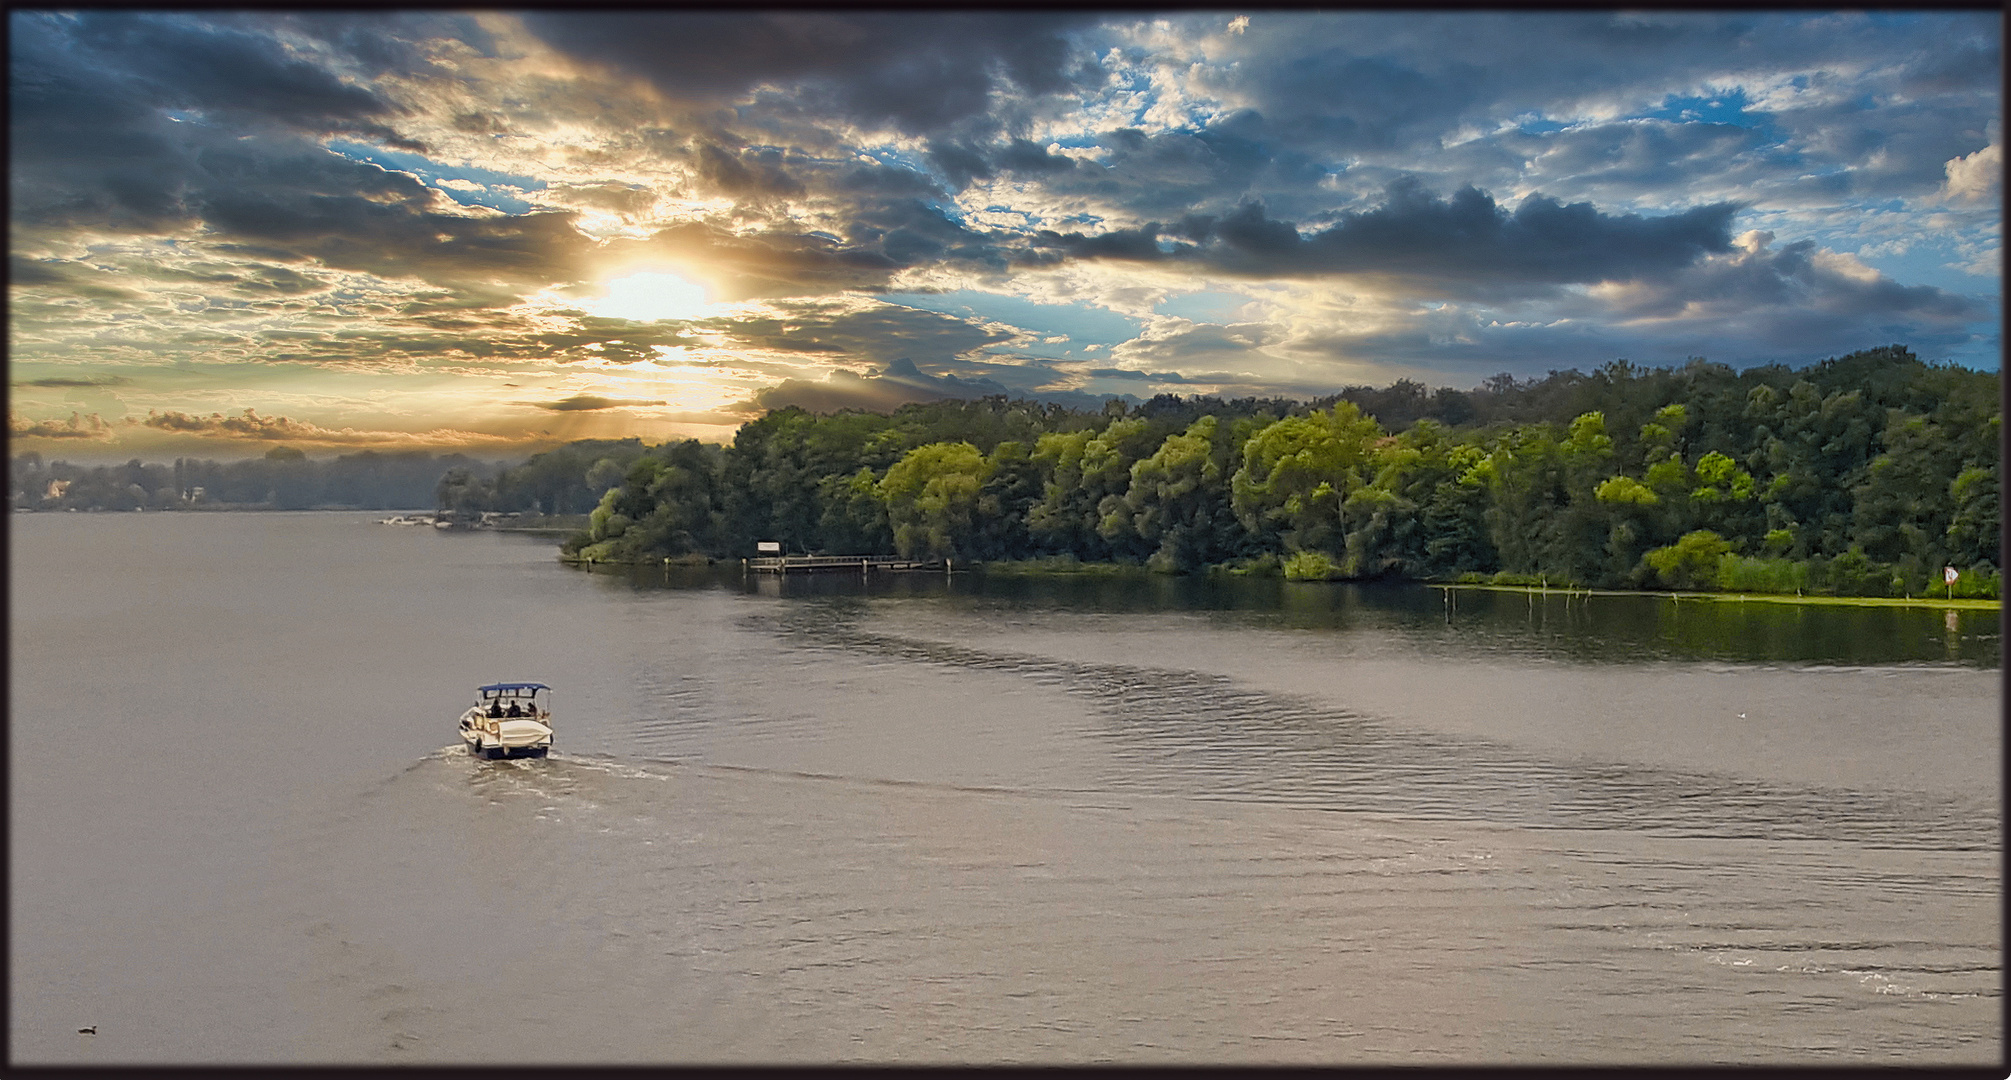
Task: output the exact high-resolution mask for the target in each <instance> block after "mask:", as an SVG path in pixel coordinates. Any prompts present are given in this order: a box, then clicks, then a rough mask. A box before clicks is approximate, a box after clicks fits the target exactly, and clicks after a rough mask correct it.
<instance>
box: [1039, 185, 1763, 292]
mask: <svg viewBox="0 0 2011 1080" xmlns="http://www.w3.org/2000/svg"><path fill="white" fill-rule="evenodd" d="M1737 210H1738V206H1737V205H1736V204H1733V203H1714V204H1711V205H1708V206H1701V207H1697V208H1695V209H1692V210H1687V211H1684V212H1682V213H1680V214H1670V215H1665V216H1662V217H1654V218H1644V217H1641V216H1639V215H1635V214H1606V213H1602V212H1601V211H1599V210H1598V209H1596V208H1595V207H1593V206H1592V205H1591V204H1590V203H1573V204H1571V205H1568V206H1567V205H1564V204H1561V203H1559V202H1557V201H1556V200H1555V199H1550V198H1546V197H1544V196H1542V195H1530V196H1529V197H1527V198H1525V199H1523V200H1522V202H1521V204H1520V205H1519V206H1517V207H1516V209H1515V210H1514V211H1513V212H1511V211H1508V210H1506V209H1504V208H1502V207H1500V206H1498V205H1496V204H1495V201H1494V199H1493V198H1492V197H1491V196H1489V195H1487V194H1486V193H1485V192H1482V191H1479V190H1477V189H1475V188H1472V187H1466V188H1461V189H1460V190H1459V191H1457V192H1455V193H1454V194H1453V196H1452V197H1451V198H1450V199H1440V198H1438V197H1436V196H1434V195H1432V194H1430V193H1429V192H1427V191H1425V190H1424V189H1423V187H1422V186H1421V185H1420V184H1419V183H1418V182H1416V181H1415V180H1405V181H1400V182H1398V183H1394V184H1392V185H1390V187H1389V188H1388V190H1387V191H1386V192H1385V198H1384V202H1383V205H1382V206H1380V207H1377V208H1375V209H1373V210H1366V211H1360V212H1355V213H1348V214H1343V215H1341V217H1340V220H1339V221H1338V222H1337V223H1336V224H1334V225H1332V226H1330V227H1328V228H1326V229H1323V230H1320V231H1318V232H1315V233H1313V234H1312V235H1310V236H1307V235H1302V234H1301V232H1300V230H1299V228H1298V227H1297V226H1295V225H1293V224H1292V223H1291V222H1288V221H1279V220H1274V219H1272V218H1270V217H1268V216H1267V215H1266V213H1265V210H1264V207H1263V206H1262V205H1261V204H1257V203H1249V204H1245V205H1244V206H1242V207H1241V208H1239V209H1238V210H1236V211H1235V212H1234V213H1231V214H1229V215H1227V216H1225V217H1222V218H1219V219H1218V218H1212V217H1190V218H1187V219H1185V220H1183V221H1181V222H1178V223H1175V224H1171V225H1161V224H1159V223H1156V222H1155V223H1150V224H1148V225H1145V226H1142V227H1140V228H1138V229H1133V230H1124V231H1118V232H1111V233H1105V234H1101V235H1094V236H1085V235H1082V234H1073V233H1072V234H1059V233H1055V232H1052V231H1048V232H1044V233H1042V234H1041V235H1040V237H1039V239H1038V240H1037V241H1036V244H1037V245H1039V246H1040V247H1044V248H1049V249H1057V250H1060V251H1062V252H1065V253H1067V254H1068V255H1070V256H1072V257H1075V258H1104V259H1122V260H1130V261H1138V262H1173V263H1190V264H1193V265H1196V266H1200V267H1205V268H1206V269H1208V270H1211V271H1215V272H1219V273H1226V274H1233V275H1236V276H1238V277H1244V278H1270V277H1317V276H1330V275H1362V276H1369V275H1374V276H1388V277H1398V278H1402V279H1404V280H1405V281H1406V282H1407V283H1409V284H1410V285H1411V286H1412V287H1422V288H1426V289H1435V290H1446V291H1465V290H1466V289H1468V288H1470V287H1472V286H1481V287H1484V288H1492V289H1495V290H1498V291H1503V292H1515V291H1526V290H1528V289H1529V288H1530V287H1531V286H1536V287H1539V288H1540V287H1546V286H1554V285H1562V284H1570V283H1592V282H1600V281H1625V280H1631V279H1634V278H1638V277H1643V276H1648V275H1655V274H1666V273H1669V272H1673V271H1675V270H1679V269H1681V268H1682V267H1684V266H1688V265H1690V264H1691V263H1693V262H1695V261H1696V260H1697V259H1698V258H1700V257H1702V256H1703V255H1705V254H1707V253H1710V252H1718V251H1724V250H1726V249H1727V248H1728V247H1729V245H1730V225H1731V221H1732V216H1733V214H1734V213H1735V212H1736V211H1737Z"/></svg>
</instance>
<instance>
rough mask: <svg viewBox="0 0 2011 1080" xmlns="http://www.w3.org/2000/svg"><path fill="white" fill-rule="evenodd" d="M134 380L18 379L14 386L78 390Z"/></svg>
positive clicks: (119, 377)
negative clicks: (72, 388)
mask: <svg viewBox="0 0 2011 1080" xmlns="http://www.w3.org/2000/svg"><path fill="white" fill-rule="evenodd" d="M132 381H133V380H131V379H128V378H126V377H125V376H124V375H85V376H82V377H70V376H58V377H55V378H48V379H17V380H15V381H14V382H13V383H11V384H10V385H12V386H38V387H46V388H51V389H55V388H71V387H74V388H78V389H82V388H85V387H99V386H125V385H127V384H128V383H131V382H132Z"/></svg>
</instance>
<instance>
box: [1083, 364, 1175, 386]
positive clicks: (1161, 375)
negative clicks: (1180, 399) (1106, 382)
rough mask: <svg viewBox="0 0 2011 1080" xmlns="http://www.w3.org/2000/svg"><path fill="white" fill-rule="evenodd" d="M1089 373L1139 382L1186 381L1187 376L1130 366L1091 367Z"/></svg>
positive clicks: (1105, 377)
mask: <svg viewBox="0 0 2011 1080" xmlns="http://www.w3.org/2000/svg"><path fill="white" fill-rule="evenodd" d="M1088 374H1090V375H1094V376H1097V377H1099V378H1104V379H1131V380H1135V381H1138V382H1166V383H1184V382H1186V381H1188V380H1187V376H1185V375H1182V374H1180V373H1179V372H1177V371H1132V370H1131V369H1130V368H1091V369H1089V371H1088Z"/></svg>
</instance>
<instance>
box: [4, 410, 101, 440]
mask: <svg viewBox="0 0 2011 1080" xmlns="http://www.w3.org/2000/svg"><path fill="white" fill-rule="evenodd" d="M7 430H8V432H9V433H11V434H12V435H14V436H15V437H17V438H37V439H94V440H95V439H110V438H111V437H112V430H113V429H112V425H111V424H108V423H106V422H105V421H104V420H103V419H102V418H101V417H99V416H98V414H97V413H90V414H89V415H86V416H81V417H80V416H78V415H77V414H76V413H71V414H70V418H69V419H68V420H24V419H22V418H21V417H19V416H14V415H11V414H10V415H9V416H8V417H7Z"/></svg>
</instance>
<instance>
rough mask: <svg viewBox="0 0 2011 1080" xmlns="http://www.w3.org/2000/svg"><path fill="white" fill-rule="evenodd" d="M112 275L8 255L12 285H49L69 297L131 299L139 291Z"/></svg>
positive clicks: (76, 266) (74, 266)
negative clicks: (125, 286) (114, 279)
mask: <svg viewBox="0 0 2011 1080" xmlns="http://www.w3.org/2000/svg"><path fill="white" fill-rule="evenodd" d="M111 278H112V276H111V275H109V274H105V273H100V272H98V271H95V270H90V269H87V268H84V267H81V266H78V265H76V264H75V263H60V262H55V261H50V260H41V259H24V258H22V257H21V256H19V255H10V256H9V257H8V260H7V281H8V284H10V285H15V286H49V287H52V288H54V289H57V290H59V291H61V292H66V293H69V294H70V295H72V296H81V297H86V298H88V299H93V300H134V299H138V297H139V294H138V293H136V292H134V291H132V290H131V289H125V288H121V287H119V286H117V285H114V284H112V280H111Z"/></svg>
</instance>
